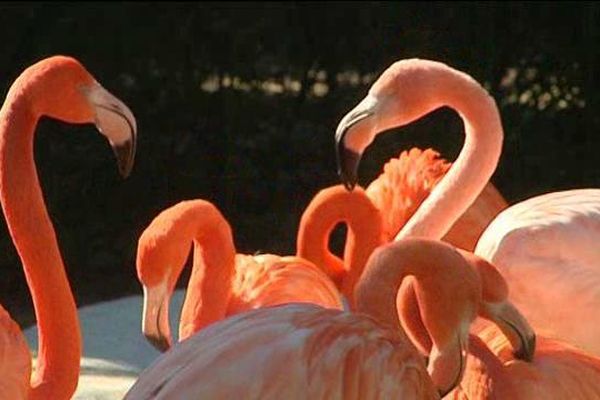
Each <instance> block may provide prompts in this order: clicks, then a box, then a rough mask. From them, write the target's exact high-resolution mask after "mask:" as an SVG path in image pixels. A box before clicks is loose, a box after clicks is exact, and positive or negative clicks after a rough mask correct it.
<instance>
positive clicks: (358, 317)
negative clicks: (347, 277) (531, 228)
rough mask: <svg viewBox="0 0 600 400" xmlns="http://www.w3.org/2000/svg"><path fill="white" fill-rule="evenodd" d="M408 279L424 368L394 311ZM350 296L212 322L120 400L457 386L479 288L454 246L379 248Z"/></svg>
mask: <svg viewBox="0 0 600 400" xmlns="http://www.w3.org/2000/svg"><path fill="white" fill-rule="evenodd" d="M430 257H431V258H430ZM432 259H433V260H434V261H432ZM409 275H413V276H415V279H416V282H417V284H416V286H415V288H416V293H417V298H418V301H419V306H420V309H421V310H422V315H423V316H424V319H423V323H424V324H425V326H426V329H427V331H428V332H429V334H430V336H431V340H432V342H433V343H434V348H435V351H434V352H433V353H432V355H431V357H430V358H429V364H428V366H426V365H425V361H424V359H423V357H421V356H420V355H419V354H418V352H417V351H416V349H415V347H414V346H413V345H412V344H411V343H410V341H409V340H408V338H407V337H406V336H405V335H404V333H403V330H402V328H401V326H400V324H399V321H398V314H397V312H396V295H397V291H398V288H399V286H400V284H401V282H402V280H403V279H404V278H405V277H406V276H409ZM355 297H356V303H357V309H358V311H359V312H357V313H353V312H349V311H341V310H336V309H325V308H323V307H320V306H318V305H315V304H309V303H304V304H286V305H279V306H274V307H267V308H261V309H257V310H252V311H248V312H245V313H242V314H238V315H236V316H233V317H230V318H228V319H226V320H223V321H220V322H217V323H215V324H213V325H211V326H209V327H207V328H206V329H204V330H202V331H200V332H198V333H197V334H196V335H194V336H193V337H190V338H189V339H188V340H186V341H183V342H180V343H178V344H177V345H176V346H175V347H174V348H173V349H172V350H171V351H170V352H168V353H165V354H163V355H162V356H161V357H160V358H159V359H157V361H156V362H155V363H154V364H153V365H152V366H150V367H149V368H148V369H147V370H146V371H144V372H143V373H142V374H141V375H140V378H139V380H138V381H137V382H136V384H135V385H134V386H133V387H132V389H131V390H130V392H129V393H128V394H127V396H126V397H125V398H126V399H149V398H152V399H167V398H168V399H188V398H236V397H243V398H245V399H263V400H265V399H266V400H268V399H276V398H277V399H280V398H286V399H288V398H289V399H305V398H311V399H326V398H339V399H366V400H368V399H381V398H402V399H434V398H439V397H440V395H441V396H443V395H444V394H446V393H447V392H448V391H449V390H450V389H452V388H453V387H454V386H455V385H456V384H457V383H458V382H459V381H460V378H461V374H462V370H463V368H464V364H463V362H464V360H463V356H464V354H465V350H466V347H465V346H467V339H468V326H469V324H470V323H471V322H472V321H473V319H474V318H475V314H476V312H477V309H478V307H477V305H478V304H479V302H480V297H481V290H480V283H479V278H478V276H477V274H476V273H475V272H474V271H473V269H472V268H470V266H469V265H468V263H467V262H466V260H465V259H464V257H462V256H461V255H460V253H458V252H457V251H456V250H454V248H453V247H451V246H450V245H448V244H445V243H442V242H434V241H429V240H423V239H416V238H415V239H407V240H403V241H399V242H394V243H390V244H386V245H383V246H381V247H379V248H378V249H377V250H375V251H374V252H373V253H372V255H371V256H370V258H369V261H368V263H367V266H366V268H365V271H364V274H363V276H362V278H361V280H360V281H359V282H358V283H357V285H356V292H355ZM257 366H260V368H257ZM428 371H429V374H428Z"/></svg>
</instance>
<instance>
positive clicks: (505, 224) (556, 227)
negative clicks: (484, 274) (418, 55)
mask: <svg viewBox="0 0 600 400" xmlns="http://www.w3.org/2000/svg"><path fill="white" fill-rule="evenodd" d="M443 105H448V106H451V107H453V108H455V109H456V110H457V111H458V113H459V115H460V116H461V118H462V119H463V121H464V123H465V136H466V138H465V144H464V146H463V149H462V150H461V152H460V154H459V156H458V158H457V160H456V162H455V163H454V164H453V165H452V167H451V168H450V170H449V171H448V173H447V174H446V175H445V176H444V178H443V179H442V180H441V182H440V183H439V184H438V185H437V186H436V187H435V188H434V189H433V191H432V192H431V195H430V196H429V197H428V198H427V199H425V200H424V201H423V203H422V204H421V206H420V207H419V209H418V210H417V211H416V212H415V214H414V215H413V216H412V217H411V218H410V220H409V221H408V222H407V223H406V224H405V225H404V226H403V228H402V229H401V230H400V232H398V234H397V235H396V239H401V238H405V237H409V236H421V237H428V238H432V239H440V238H442V237H443V236H444V235H445V234H447V232H448V230H449V228H450V227H451V226H452V224H453V223H454V222H455V221H456V220H457V219H458V218H459V217H460V216H461V215H462V214H463V213H464V211H465V210H466V209H467V208H468V207H469V206H470V205H471V204H472V202H473V200H474V199H475V198H476V197H477V196H478V195H479V194H480V193H481V190H482V189H483V187H484V186H485V184H486V182H487V181H488V180H489V178H490V177H491V175H492V174H493V172H494V170H495V168H496V166H497V163H498V158H499V155H500V151H501V148H502V137H503V132H502V125H501V122H500V117H499V113H498V109H497V107H496V105H495V102H494V100H493V99H492V98H491V97H490V96H489V95H488V94H487V93H486V92H485V90H484V89H483V88H482V87H481V86H480V85H479V84H477V82H476V81H475V80H473V79H472V78H471V77H469V76H468V75H466V74H465V73H462V72H459V71H456V70H454V69H452V68H450V67H449V66H447V65H445V64H443V63H439V62H435V61H429V60H419V59H411V60H402V61H399V62H396V63H394V64H393V65H392V66H391V67H389V68H388V69H387V70H386V71H384V72H383V74H382V75H381V76H380V77H379V78H378V79H377V81H376V82H375V83H374V84H373V86H372V87H371V89H370V90H369V93H368V95H367V96H366V97H365V98H364V99H363V100H362V101H361V102H360V103H359V104H358V105H357V106H356V107H355V108H354V109H353V110H352V111H350V112H349V113H348V114H346V115H345V116H344V117H343V119H342V120H341V121H340V124H339V125H338V129H337V131H336V141H337V150H338V151H337V155H338V167H339V173H340V176H341V179H342V182H343V183H344V184H345V186H346V187H347V188H348V189H350V190H351V189H352V188H353V187H354V185H355V184H356V179H357V176H356V173H357V168H358V163H359V161H360V157H361V155H362V153H363V152H364V150H365V149H366V147H367V146H368V145H369V144H370V143H371V142H372V141H373V139H374V138H375V136H376V135H377V134H378V133H380V132H382V131H384V130H387V129H390V128H393V127H396V126H400V125H404V124H407V123H410V122H411V121H413V120H415V119H417V118H419V117H421V116H422V115H424V114H426V113H427V112H429V111H432V110H434V109H436V108H438V107H440V106H443ZM598 239H600V189H579V190H571V191H563V192H554V193H549V194H545V195H541V196H537V197H534V198H531V199H528V200H525V201H524V202H521V203H518V204H515V205H513V206H511V207H509V208H507V209H505V210H504V211H502V212H501V213H500V214H499V215H498V216H497V217H496V218H495V219H494V220H493V221H492V222H491V223H490V225H489V226H488V227H487V228H486V230H485V231H484V232H483V233H482V235H481V237H480V239H479V241H478V243H477V246H476V248H475V253H476V254H478V255H480V256H482V257H483V258H485V259H487V260H489V261H491V262H493V263H494V265H496V266H497V268H498V269H499V270H500V272H501V273H502V275H503V276H504V277H505V278H506V279H507V282H508V286H509V288H510V296H511V300H512V301H513V302H514V304H515V305H516V306H518V307H519V309H521V310H522V312H523V314H524V315H525V317H526V318H528V319H529V320H530V321H531V324H532V326H533V327H534V329H536V330H538V331H539V332H540V333H542V334H543V335H544V336H548V337H551V338H555V339H560V340H562V341H565V342H569V343H572V344H574V345H576V346H577V347H579V348H581V349H583V350H585V351H588V352H590V353H591V354H594V355H596V356H600V341H599V340H598V339H597V338H598V335H600V324H598V321H600V311H599V310H600V285H599V283H600V274H599V272H598V268H597V266H598V265H600V250H599V249H598V247H597V246H596V243H597V242H598Z"/></svg>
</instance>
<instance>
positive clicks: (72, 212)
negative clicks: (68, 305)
mask: <svg viewBox="0 0 600 400" xmlns="http://www.w3.org/2000/svg"><path fill="white" fill-rule="evenodd" d="M599 10H600V6H599V5H598V4H596V3H566V2H565V3H554V2H552V3H549V2H540V3H537V2H536V3H534V2H527V3H516V2H512V3H506V4H505V3H488V2H485V3H483V2H482V3H428V4H422V3H406V2H362V3H339V2H337V3H335V2H334V3H329V2H328V3H321V2H319V3H245V2H244V3H175V2H169V3H147V4H143V3H128V2H120V3H113V4H109V3H82V4H76V3H70V2H64V3H60V2H52V3H32V2H28V3H2V5H0V32H1V33H2V35H3V36H2V37H3V41H2V47H3V51H2V52H0V89H1V90H2V91H3V93H6V91H7V90H8V87H9V86H10V84H11V83H12V82H13V80H14V79H15V78H16V77H17V76H18V74H19V73H20V72H21V71H22V70H23V69H24V68H26V67H27V66H28V65H30V64H32V63H33V62H35V61H37V60H39V59H41V58H43V57H46V56H49V55H53V54H69V55H73V56H75V57H76V58H78V59H79V60H80V61H81V62H82V63H83V64H84V65H86V66H87V68H88V69H89V70H90V71H91V72H92V73H93V74H94V75H95V77H96V78H97V79H98V81H99V82H101V83H102V84H103V85H104V86H105V87H106V88H108V89H109V90H110V91H111V92H112V93H114V94H115V95H117V96H118V97H119V98H121V99H122V100H123V101H125V102H126V103H127V104H128V105H129V106H130V107H131V109H132V110H133V112H134V114H135V115H136V117H137V120H138V129H139V143H138V153H137V159H136V165H135V167H134V171H133V174H132V175H131V177H130V178H129V179H127V180H125V181H122V180H120V179H119V178H118V174H117V169H116V166H115V165H114V160H113V159H112V154H111V152H110V150H109V147H108V145H107V144H106V143H105V142H104V140H103V138H102V137H101V136H100V135H97V134H95V133H94V132H95V131H94V128H93V127H91V126H68V125H65V124H63V123H60V122H57V121H52V120H49V119H43V120H42V121H40V123H39V126H38V129H37V131H38V135H37V138H36V144H35V153H36V161H37V165H38V170H39V174H40V179H41V182H42V186H43V190H44V193H45V196H46V201H47V204H48V209H49V212H50V215H51V216H52V218H53V221H54V223H55V227H56V230H57V234H58V237H59V240H60V244H61V250H62V253H63V256H64V259H65V262H66V265H67V268H68V273H69V276H70V279H71V282H72V286H73V288H74V291H75V295H76V298H77V301H78V303H79V304H80V305H82V304H86V303H90V302H94V301H98V300H103V299H109V298H113V297H118V296H121V295H125V294H130V293H136V294H140V293H141V291H140V287H139V284H138V283H137V280H136V277H135V252H136V245H137V238H138V237H139V235H140V233H141V232H142V230H143V229H144V228H145V227H146V226H147V224H148V223H149V222H150V221H151V219H152V218H153V217H154V216H155V215H156V214H157V213H158V212H159V211H160V210H162V209H164V208H166V207H168V206H171V205H173V204H175V203H176V202H178V201H180V200H183V199H190V198H205V199H208V200H210V201H213V202H214V203H215V204H216V205H217V206H218V207H219V208H220V209H221V210H222V211H223V213H224V215H225V216H226V217H227V218H228V220H229V221H230V223H231V225H232V227H233V229H234V233H235V240H236V244H237V246H238V250H239V251H240V252H249V253H253V252H255V251H257V250H260V251H264V252H275V253H281V254H290V253H292V252H294V250H295V233H296V229H297V224H298V220H299V217H300V214H301V212H302V210H303V209H304V207H305V206H306V205H307V203H308V201H309V200H310V198H311V197H312V196H313V195H314V194H315V193H316V191H317V190H319V188H322V187H324V186H328V185H331V184H336V183H337V182H338V180H337V176H336V172H335V157H334V151H333V132H334V129H335V127H336V125H337V122H338V120H339V119H340V118H341V116H342V115H343V114H344V113H345V111H347V110H349V109H350V108H351V107H352V106H353V105H354V104H356V102H358V100H359V99H361V98H362V97H363V96H364V95H365V93H366V91H367V90H368V87H369V85H370V84H371V83H372V81H373V80H374V79H375V78H376V77H377V76H378V74H379V73H381V72H382V71H383V70H384V69H385V68H386V67H387V66H388V65H390V64H391V63H392V62H394V61H395V60H398V59H402V58H409V57H420V58H431V59H436V60H440V61H443V62H446V63H448V64H450V65H452V66H454V67H456V68H458V69H461V70H464V71H466V72H468V73H469V74H471V75H472V76H473V77H474V78H475V79H477V80H478V81H480V82H482V83H483V84H484V85H485V86H486V87H487V88H488V89H489V91H490V92H491V93H492V95H493V96H494V97H495V98H496V100H497V102H498V105H499V106H500V108H501V113H502V118H503V123H504V127H505V135H506V137H505V147H504V152H503V156H502V159H501V162H500V165H499V167H498V170H497V173H496V175H495V176H494V183H495V184H496V185H497V186H498V188H499V189H500V190H501V192H502V193H504V194H505V196H506V198H507V199H508V200H509V201H511V202H514V201H518V200H521V199H524V198H527V197H529V196H532V195H535V194H539V193H542V192H547V191H551V190H558V189H565V188H575V187H585V186H598V183H599V182H600V170H599V168H600V167H599V166H598V162H597V158H596V157H597V155H596V152H597V150H596V149H597V148H598V144H599V141H600V139H599V138H597V137H596V136H595V135H594V134H595V133H597V132H598V131H599V129H598V128H599V127H600V118H599V115H598V113H597V112H594V111H593V110H598V102H599V100H598V98H599V93H600V91H599V89H600V84H599V79H600V78H599V72H598V71H600V68H599V67H600V59H599V57H600V46H598V43H600V40H599V39H600V38H599V35H600V33H599V29H600V16H599ZM395 131H398V130H395ZM402 132H403V134H402V135H400V134H396V135H394V134H386V135H382V136H380V137H379V138H378V139H377V140H376V142H375V143H374V144H373V145H372V146H371V147H370V148H369V151H368V153H367V154H368V156H367V157H365V160H364V162H363V164H362V166H361V171H360V176H361V182H362V184H367V183H368V182H369V181H370V180H371V179H373V178H374V177H375V176H376V175H377V174H378V172H379V170H380V169H381V167H382V165H383V163H384V162H385V160H387V159H389V158H390V157H392V156H396V155H397V154H398V153H399V152H400V150H402V149H406V148H408V147H409V146H413V145H416V146H420V147H427V146H432V147H434V148H436V149H438V150H439V151H440V152H441V153H442V154H443V155H444V156H445V157H446V158H448V159H451V160H452V159H454V158H455V157H456V155H457V154H458V151H459V150H460V147H461V146H462V140H463V134H462V123H461V121H460V119H459V117H458V116H457V115H456V114H455V113H454V112H452V111H450V110H448V109H441V110H438V111H436V112H434V113H432V114H431V115H429V116H427V117H425V118H423V119H422V120H420V121H417V122H416V123H415V124H412V125H411V126H410V127H406V128H403V129H402ZM0 249H1V250H2V252H1V253H0V265H1V268H2V271H3V274H2V277H3V279H2V281H1V283H0V301H1V302H2V303H3V304H5V305H6V307H7V308H8V309H9V311H11V312H13V314H16V317H17V319H18V320H20V321H21V322H26V321H31V308H30V300H29V296H28V292H27V288H26V285H25V280H24V279H23V274H22V272H21V268H20V261H19V259H18V256H17V254H16V251H15V249H14V247H13V245H12V242H11V240H10V237H9V236H8V232H7V230H6V227H5V225H4V223H3V222H2V227H1V229H0Z"/></svg>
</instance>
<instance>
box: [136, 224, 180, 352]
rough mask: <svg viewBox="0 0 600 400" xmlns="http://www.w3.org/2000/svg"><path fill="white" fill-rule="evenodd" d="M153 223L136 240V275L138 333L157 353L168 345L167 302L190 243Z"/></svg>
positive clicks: (164, 349) (169, 344)
mask: <svg viewBox="0 0 600 400" xmlns="http://www.w3.org/2000/svg"><path fill="white" fill-rule="evenodd" d="M156 228H157V224H153V225H151V227H149V228H148V229H146V230H145V231H144V232H143V233H142V235H141V236H140V239H139V241H138V251H137V259H136V267H137V274H138V278H139V280H140V282H141V283H142V286H143V290H144V309H143V316H142V332H143V334H144V336H145V337H146V339H147V340H148V341H149V342H150V343H151V344H152V345H153V346H154V347H155V348H157V349H158V350H159V351H163V352H164V351H166V350H168V349H169V348H170V347H171V345H172V338H171V329H170V326H169V301H170V299H171V295H172V293H173V290H174V289H175V286H176V284H177V279H178V278H179V275H180V274H181V271H182V270H183V267H184V265H185V262H186V260H187V258H188V255H189V253H190V246H191V242H190V241H189V240H182V239H181V238H179V237H177V235H173V234H168V228H167V230H163V229H161V227H160V226H158V229H156Z"/></svg>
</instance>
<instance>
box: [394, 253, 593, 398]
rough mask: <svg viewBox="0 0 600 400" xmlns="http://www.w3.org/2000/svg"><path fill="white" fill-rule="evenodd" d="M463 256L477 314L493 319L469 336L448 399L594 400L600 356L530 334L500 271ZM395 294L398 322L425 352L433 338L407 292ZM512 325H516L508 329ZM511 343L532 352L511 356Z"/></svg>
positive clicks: (482, 262)
mask: <svg viewBox="0 0 600 400" xmlns="http://www.w3.org/2000/svg"><path fill="white" fill-rule="evenodd" d="M463 256H465V258H466V259H467V260H468V261H469V263H470V265H471V267H472V268H474V270H475V271H477V272H478V274H479V276H480V279H481V283H482V300H483V302H482V305H481V306H480V315H483V316H485V317H488V318H492V319H493V321H494V322H495V323H496V326H494V325H492V324H489V323H481V322H480V323H479V324H478V326H477V327H476V329H475V331H476V332H477V335H472V336H471V337H470V342H469V354H468V357H467V363H466V369H465V373H464V376H463V379H462V381H461V383H460V384H459V386H458V387H457V389H456V390H455V391H454V392H453V393H452V394H451V395H450V396H448V398H453V399H498V400H500V399H516V400H519V399H548V400H552V399H556V400H558V399H567V398H568V399H574V400H588V399H589V400H592V399H598V398H599V397H600V383H599V382H600V359H599V358H596V357H591V356H590V355H588V354H585V353H583V352H582V351H580V350H578V349H576V348H574V347H572V346H571V345H568V344H565V343H561V342H558V341H555V340H551V339H548V338H546V337H543V336H540V335H538V336H537V337H534V336H533V333H532V330H531V328H529V327H528V323H527V321H526V320H525V319H524V318H523V317H522V316H521V315H520V313H519V312H518V311H517V310H516V308H514V307H513V306H512V304H511V303H510V302H509V301H508V286H507V283H506V281H505V280H504V278H502V275H500V273H499V272H498V270H497V269H496V268H495V267H494V266H493V265H492V264H490V263H489V262H487V261H485V260H484V259H482V258H480V257H477V256H475V255H473V254H469V253H466V252H463ZM399 298H400V301H399V303H401V304H403V306H404V307H405V309H404V310H402V311H401V313H400V320H401V322H402V326H403V327H405V329H406V330H407V333H409V337H411V339H412V340H413V342H414V343H416V344H418V348H419V349H420V350H421V352H423V353H424V354H427V353H428V352H429V351H430V349H431V341H430V339H429V337H428V336H427V333H426V330H425V328H424V327H423V322H422V321H421V320H420V318H419V310H418V304H416V302H414V300H413V296H411V295H410V293H409V292H408V291H406V290H404V291H402V290H401V291H400V293H399ZM494 309H495V310H498V309H503V310H504V311H503V313H502V314H503V316H504V317H503V319H502V318H501V319H498V318H495V317H494V315H498V314H499V313H494V312H490V310H494ZM506 317H508V318H506ZM511 326H519V327H520V328H519V329H512V328H511ZM498 328H500V329H501V331H499V330H498ZM519 335H520V336H523V338H521V337H520V336H519ZM527 337H529V338H530V339H526V338H527ZM534 338H535V341H534ZM515 343H516V344H517V346H518V344H519V343H525V344H526V346H527V348H528V351H527V353H528V354H531V355H533V353H534V351H533V349H534V348H535V356H534V357H533V358H532V359H527V357H524V354H521V355H519V356H518V357H516V358H515V356H514V355H513V354H512V349H513V348H515ZM519 358H521V359H519ZM523 359H527V361H529V362H524V361H522V360H523Z"/></svg>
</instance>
